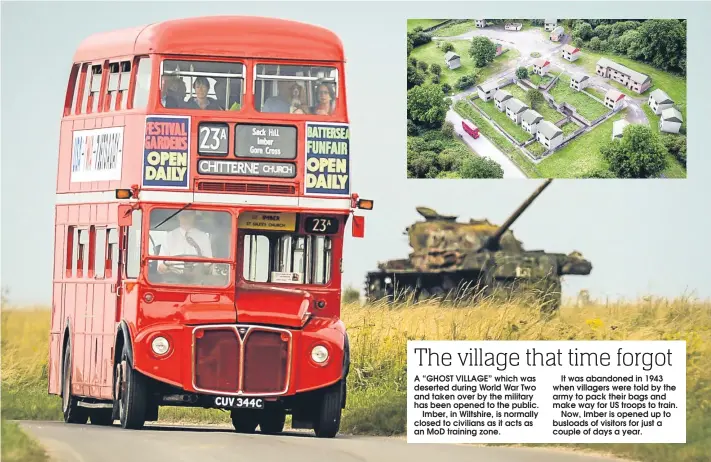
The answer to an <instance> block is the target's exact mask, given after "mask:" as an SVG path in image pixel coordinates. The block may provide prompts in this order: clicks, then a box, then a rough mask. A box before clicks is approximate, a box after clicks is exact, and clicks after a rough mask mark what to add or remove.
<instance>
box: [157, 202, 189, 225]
mask: <svg viewBox="0 0 711 462" xmlns="http://www.w3.org/2000/svg"><path fill="white" fill-rule="evenodd" d="M191 205H193V203H192V202H190V203H188V204H185V205H184V206H183V207H182V208H181V209H180V210H178V211H177V212H175V213H174V214H172V215H171V216H169V217H168V218H166V219H165V220H163V221H161V222H160V223H158V225H157V226H156V227H155V228H151V229H158V228H160V227H161V226H163V223H165V222H166V221H168V220H170V219H171V218H173V217H174V216H176V215H177V214H179V213H180V212H182V211H183V210H185V209H187V208H188V207H190V206H191Z"/></svg>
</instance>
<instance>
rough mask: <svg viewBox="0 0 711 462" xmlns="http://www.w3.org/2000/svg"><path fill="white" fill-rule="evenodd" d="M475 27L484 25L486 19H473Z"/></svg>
mask: <svg viewBox="0 0 711 462" xmlns="http://www.w3.org/2000/svg"><path fill="white" fill-rule="evenodd" d="M474 22H475V23H476V27H486V19H475V20H474Z"/></svg>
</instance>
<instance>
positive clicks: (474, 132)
mask: <svg viewBox="0 0 711 462" xmlns="http://www.w3.org/2000/svg"><path fill="white" fill-rule="evenodd" d="M462 128H463V129H464V131H465V132H467V133H469V135H471V137H472V138H474V139H477V138H479V127H477V126H476V125H474V124H471V125H470V124H469V123H467V122H466V121H464V120H462Z"/></svg>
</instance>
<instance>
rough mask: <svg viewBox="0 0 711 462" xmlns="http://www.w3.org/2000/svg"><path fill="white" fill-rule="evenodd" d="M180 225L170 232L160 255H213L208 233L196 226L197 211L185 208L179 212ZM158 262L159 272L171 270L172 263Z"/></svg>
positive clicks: (209, 256)
mask: <svg viewBox="0 0 711 462" xmlns="http://www.w3.org/2000/svg"><path fill="white" fill-rule="evenodd" d="M178 221H179V222H180V226H179V227H177V228H175V229H174V230H173V231H171V232H169V233H168V236H167V238H166V241H165V243H164V244H163V245H162V246H161V248H160V256H162V257H175V256H179V255H196V256H199V257H208V258H211V257H212V245H211V243H210V238H209V237H208V235H207V233H205V232H203V231H201V230H199V229H197V228H196V227H195V211H194V210H183V211H182V212H180V213H179V214H178ZM167 263H168V264H167V265H166V262H162V261H161V262H160V263H158V272H159V273H166V272H168V271H170V268H169V266H170V264H171V263H175V262H167Z"/></svg>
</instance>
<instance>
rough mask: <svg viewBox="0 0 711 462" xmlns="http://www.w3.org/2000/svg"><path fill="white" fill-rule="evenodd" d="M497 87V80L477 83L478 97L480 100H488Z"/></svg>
mask: <svg viewBox="0 0 711 462" xmlns="http://www.w3.org/2000/svg"><path fill="white" fill-rule="evenodd" d="M498 89H499V82H488V83H483V84H481V85H477V87H476V91H477V93H479V98H481V99H482V101H489V100H490V99H491V98H493V97H494V93H496V90H498Z"/></svg>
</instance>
